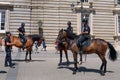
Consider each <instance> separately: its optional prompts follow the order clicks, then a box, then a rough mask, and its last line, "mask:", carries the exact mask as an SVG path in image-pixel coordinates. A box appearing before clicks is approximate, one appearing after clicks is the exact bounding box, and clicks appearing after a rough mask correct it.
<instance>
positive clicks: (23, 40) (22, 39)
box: [19, 37, 27, 43]
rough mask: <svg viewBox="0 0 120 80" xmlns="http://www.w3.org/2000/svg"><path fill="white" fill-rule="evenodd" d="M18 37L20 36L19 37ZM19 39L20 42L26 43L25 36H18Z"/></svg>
mask: <svg viewBox="0 0 120 80" xmlns="http://www.w3.org/2000/svg"><path fill="white" fill-rule="evenodd" d="M19 38H20V37H19ZM20 41H21V42H22V43H26V42H27V39H26V38H20Z"/></svg>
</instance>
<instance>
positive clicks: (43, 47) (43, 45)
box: [42, 40, 47, 51]
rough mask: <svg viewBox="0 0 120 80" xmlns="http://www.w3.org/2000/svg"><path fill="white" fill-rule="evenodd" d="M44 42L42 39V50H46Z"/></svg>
mask: <svg viewBox="0 0 120 80" xmlns="http://www.w3.org/2000/svg"><path fill="white" fill-rule="evenodd" d="M46 47H47V46H46V43H45V40H43V41H42V50H43V51H46Z"/></svg>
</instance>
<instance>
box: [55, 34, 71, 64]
mask: <svg viewBox="0 0 120 80" xmlns="http://www.w3.org/2000/svg"><path fill="white" fill-rule="evenodd" d="M56 41H57V47H58V51H59V52H60V61H59V64H58V65H61V64H62V52H63V51H64V53H65V57H66V60H67V65H68V64H69V59H68V41H67V38H63V39H62V38H61V37H60V36H59V34H58V36H57V39H56Z"/></svg>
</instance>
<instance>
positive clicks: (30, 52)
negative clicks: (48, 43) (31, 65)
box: [29, 50, 32, 61]
mask: <svg viewBox="0 0 120 80" xmlns="http://www.w3.org/2000/svg"><path fill="white" fill-rule="evenodd" d="M31 54H32V51H31V50H30V51H29V60H30V61H32V58H31Z"/></svg>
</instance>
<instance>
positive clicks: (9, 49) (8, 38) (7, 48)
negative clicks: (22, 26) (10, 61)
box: [5, 37, 11, 52]
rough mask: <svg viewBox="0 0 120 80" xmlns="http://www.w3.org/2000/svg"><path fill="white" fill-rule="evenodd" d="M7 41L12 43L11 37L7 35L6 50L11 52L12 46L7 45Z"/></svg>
mask: <svg viewBox="0 0 120 80" xmlns="http://www.w3.org/2000/svg"><path fill="white" fill-rule="evenodd" d="M7 42H8V43H11V41H10V37H6V39H5V51H6V52H11V46H8V45H7Z"/></svg>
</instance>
